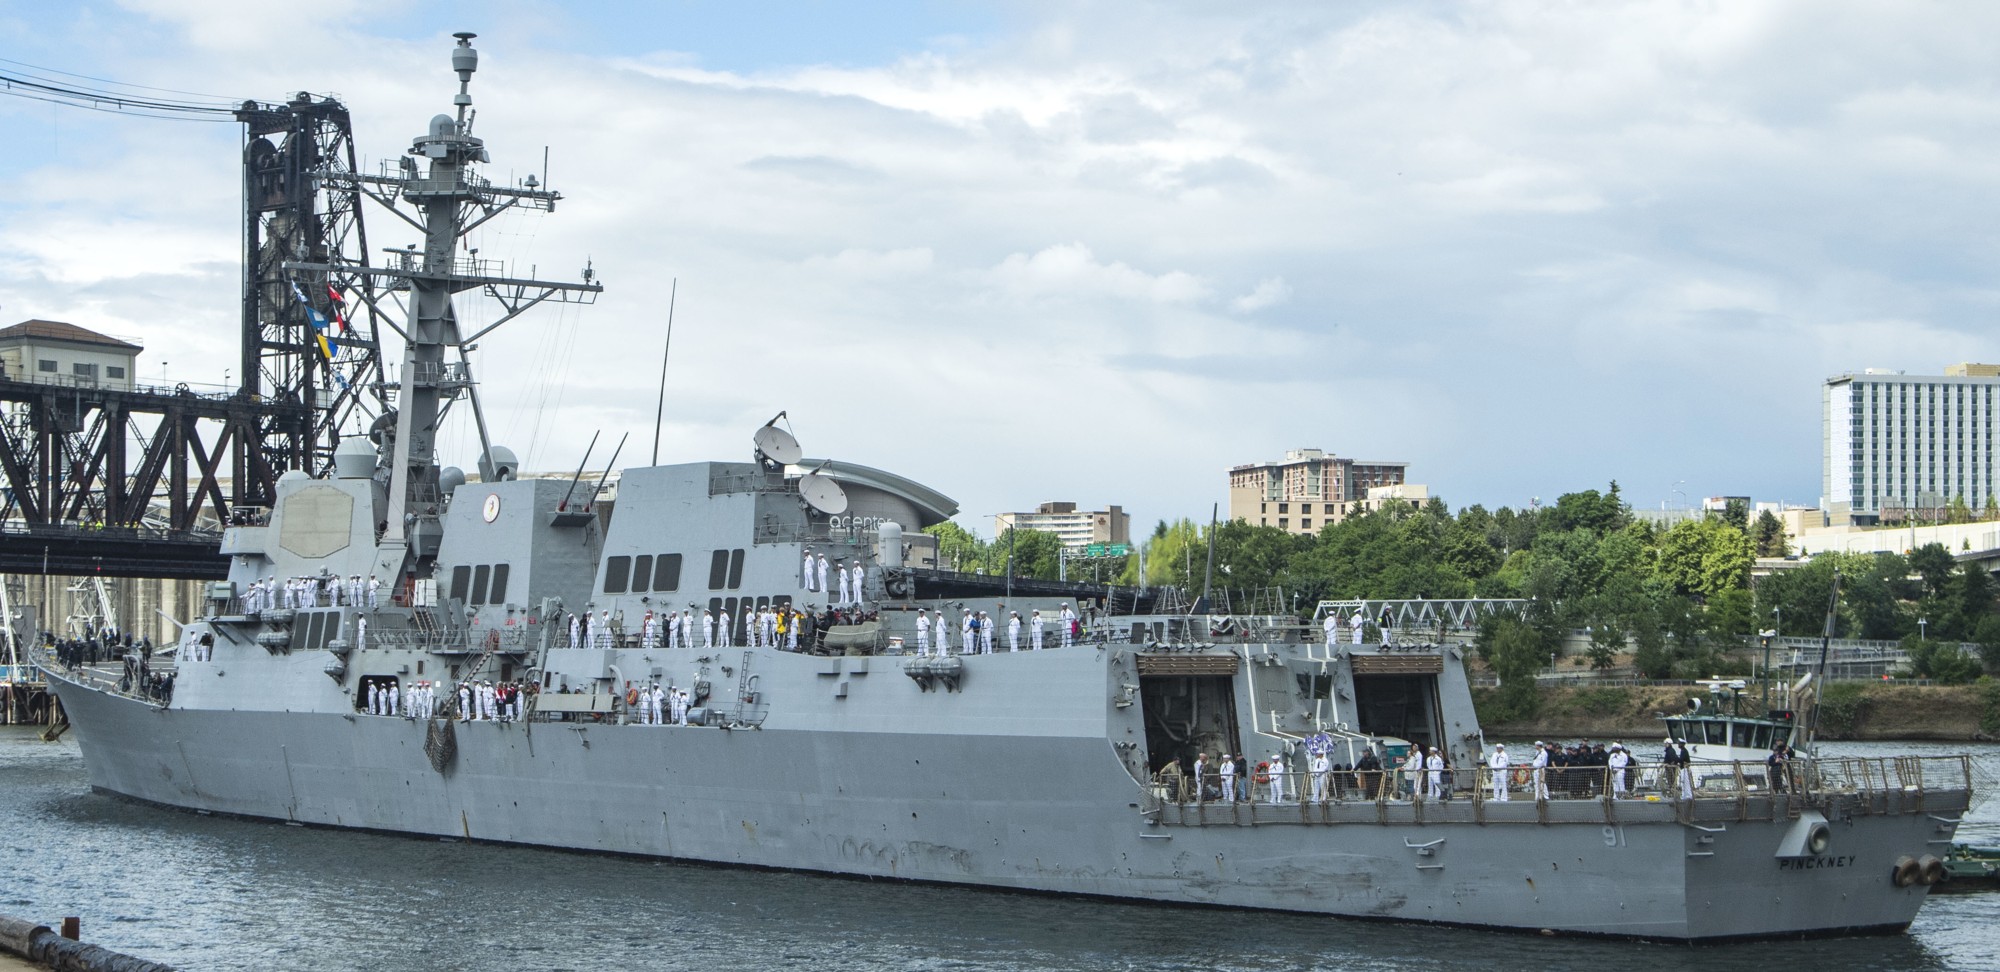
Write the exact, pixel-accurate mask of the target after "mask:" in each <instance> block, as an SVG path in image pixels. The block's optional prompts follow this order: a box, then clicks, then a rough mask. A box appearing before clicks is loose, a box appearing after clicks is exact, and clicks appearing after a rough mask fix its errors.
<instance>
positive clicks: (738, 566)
mask: <svg viewBox="0 0 2000 972" xmlns="http://www.w3.org/2000/svg"><path fill="white" fill-rule="evenodd" d="M742 586H743V550H742V548H740V547H739V548H737V549H735V550H717V551H715V552H714V553H713V554H710V555H709V559H708V589H709V590H711V591H720V590H725V589H727V590H732V591H733V590H737V589H739V588H741V587H742Z"/></svg>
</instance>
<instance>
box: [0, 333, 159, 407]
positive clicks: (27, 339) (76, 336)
mask: <svg viewBox="0 0 2000 972" xmlns="http://www.w3.org/2000/svg"><path fill="white" fill-rule="evenodd" d="M143 350H145V349H144V348H142V347H140V346H139V345H137V344H133V343H131V342H130V341H121V340H119V339H117V338H115V337H111V336H109V335H105V334H99V333H97V332H96V331H93V330H90V329H88V328H82V327H78V326H76V325H75V324H66V323H64V322H62V321H43V320H28V321H22V322H21V323H19V324H15V325H13V326H12V327H4V328H0V369H4V371H5V374H6V376H7V377H9V378H12V379H14V380H16V381H46V382H55V383H59V384H69V385H83V386H86V387H92V388H116V389H121V390H126V391H129V390H131V388H132V380H133V377H134V375H133V361H134V360H136V359H137V358H138V356H139V352H140V351H143Z"/></svg>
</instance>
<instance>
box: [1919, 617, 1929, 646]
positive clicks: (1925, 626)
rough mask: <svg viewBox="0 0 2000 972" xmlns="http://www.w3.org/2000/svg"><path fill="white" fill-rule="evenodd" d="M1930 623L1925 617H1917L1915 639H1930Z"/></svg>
mask: <svg viewBox="0 0 2000 972" xmlns="http://www.w3.org/2000/svg"><path fill="white" fill-rule="evenodd" d="M1930 625H1931V623H1930V621H1929V620H1928V619H1926V618H1918V619H1917V640H1918V641H1929V640H1931V639H1930Z"/></svg>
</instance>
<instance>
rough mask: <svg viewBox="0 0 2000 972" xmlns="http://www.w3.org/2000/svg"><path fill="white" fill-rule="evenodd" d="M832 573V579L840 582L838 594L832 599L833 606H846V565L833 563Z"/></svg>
mask: <svg viewBox="0 0 2000 972" xmlns="http://www.w3.org/2000/svg"><path fill="white" fill-rule="evenodd" d="M833 573H834V579H835V580H837V581H839V582H840V591H839V594H838V596H836V597H835V598H834V600H833V604H834V606H835V607H846V606H847V565H846V564H835V565H834V567H833Z"/></svg>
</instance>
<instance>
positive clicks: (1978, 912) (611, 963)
mask: <svg viewBox="0 0 2000 972" xmlns="http://www.w3.org/2000/svg"><path fill="white" fill-rule="evenodd" d="M1829 748H1830V749H1831V748H1832V747H1829ZM1967 748H1968V747H1948V746H1933V745H1922V744H1917V745H1912V744H1872V745H1871V744H1855V745H1848V746H1844V747H1840V748H1839V750H1838V752H1840V753H1841V754H1843V755H1848V754H1852V755H1887V754H1889V753H1892V752H1919V753H1926V754H1931V753H1946V752H1961V751H1965V750H1966V749H1967ZM1970 748H1971V749H1972V751H1974V752H1975V753H1976V754H1977V757H1978V765H1979V768H1980V769H1979V772H1980V775H1981V777H1982V786H1983V787H1985V789H1984V791H1983V793H1982V794H1981V803H1980V805H1979V806H1978V808H1977V809H1976V810H1975V811H1974V813H1973V814H1972V816H1971V817H1970V818H1968V821H1967V825H1966V826H1965V827H1964V828H1962V829H1961V831H1960V833H1961V834H1963V835H1964V837H1965V839H1966V840H1968V841H1972V842H1977V843H2000V800H1996V799H1995V787H1996V781H2000V746H1978V747H1970ZM0 848H4V849H0V855H4V860H5V869H4V870H0V913H6V914H11V915H15V916H18V917H23V918H33V919H35V920H38V921H42V922H44V923H52V922H53V921H54V920H55V919H57V918H59V917H61V916H64V915H79V916H81V917H82V918H83V928H84V938H85V940H87V941H93V942H96V943H98V944H101V945H105V946H106V947H109V948H114V949H118V950H120V951H125V952H129V953H131V954H134V955H139V956H142V957H145V958H150V959H155V960H158V961H163V962H168V963H171V964H174V965H177V966H180V967H182V968H185V969H244V970H251V969H255V970H273V969H281V970H319V969H328V970H332V969H355V970H361V969H366V970H370V972H391V970H485V969H509V970H541V969H549V970H559V969H578V970H583V969H590V970H596V969H618V970H631V972H637V970H642V969H656V968H696V969H703V970H736V969H743V970H753V969H754V970H763V969H787V968H801V969H813V970H815V972H818V970H826V969H869V970H900V969H919V970H922V969H937V970H974V969H1007V970H1025V972H1037V970H1050V972H1054V970H1089V972H1102V970H1119V969H1135V970H1136V969H1169V970H1171V969H1188V970H1211V969H1220V970H1237V969H1240V970H1259V972H1261V970H1299V969H1342V970H1376V969H1382V970H1387V969H1398V970H1403V969H1411V970H1457V969H1464V970H1468V972H1469V970H1479V972H1491V970H1494V969H1535V970H1542V972H1571V970H1575V972H1585V970H1588V972H1604V970H1606V969H1623V968H1644V969H1646V970H1648V972H1663V970H1689V972H1695V970H1699V972H1739V970H1740V972H1751V970H1763V969H1767V968H1771V967H1777V966H1780V965H1784V966H1794V967H1799V968H1805V969H1822V970H1832V969H1890V970H1943V969H1952V970H1960V969H1965V970H1980V969H1992V970H2000V894H1993V895H1977V894H1971V895H1945V896H1937V897H1934V898H1932V899H1931V901H1930V902H1929V903H1927V904H1926V905H1925V906H1924V910H1923V911H1922V913H1921V914H1919V916H1918V917H1917V921H1916V924H1915V925H1914V926H1913V927H1912V928H1911V930H1910V933H1909V934H1907V935H1901V936H1895V937H1878V938H1859V939H1846V940H1832V941H1812V942H1804V943H1798V942H1790V943H1760V944H1747V945H1724V946H1706V947H1699V948H1690V947H1687V946H1676V945H1649V944H1639V943H1632V942H1606V941H1589V940H1567V939H1545V938H1538V937H1534V936H1530V935H1521V934H1513V933H1506V934H1503V933H1496V932H1481V931H1470V930H1462V929H1450V928H1428V927H1422V926H1414V925H1397V924H1386V923H1369V922H1353V921H1341V920H1335V919H1328V918H1316V917H1306V916H1294V915H1283V914H1270V913H1261V912H1243V911H1224V910H1213V909H1196V908H1174V907H1156V906H1146V905H1126V904H1115V903H1108V902H1100V901H1083V900H1074V899H1059V898H1050V897H1041V896H1034V895H1020V894H1005V893H998V892H988V891H972V890H960V889H955V888H942V887H925V886H916V885H905V884H893V883H879V882H863V881H855V880H847V879H840V878H829V877H819V876H814V875H804V874H786V873H772V872H762V871H744V870H730V869H724V868H713V867H700V866H692V865H679V864H668V863H657V862H652V861H644V860H634V859H625V858H613V857H603V856H597V855H588V854H573V853H563V852H557V851H540V850H530V849H523V848H517V847H494V846H487V845H480V844H470V843H463V842H441V841H437V840H429V839H415V838H403V837H394V836H385V835H376V834H359V833H348V832H342V831H329V830H310V829H305V828H299V827H289V826H285V825H283V824H274V823H265V822H254V821H245V820H234V819H226V818H221V817H205V816H200V815H196V814H189V813H182V812H178V811H173V810H166V809H161V808H157V807H150V806H144V805H140V804H135V803H131V802H129V801H125V800H121V799H118V798H115V797H108V796H102V795H98V794H94V793H92V792H90V790H89V787H88V785H87V784H86V782H85V777H84V771H83V761H82V758H81V757H80V756H79V755H78V753H77V749H76V746H75V744H74V743H72V742H68V741H65V742H60V743H54V744H49V743H43V742H41V741H40V740H39V739H38V738H37V737H36V736H35V735H34V734H33V732H32V731H31V730H27V729H22V728H14V727H9V728H0Z"/></svg>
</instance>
